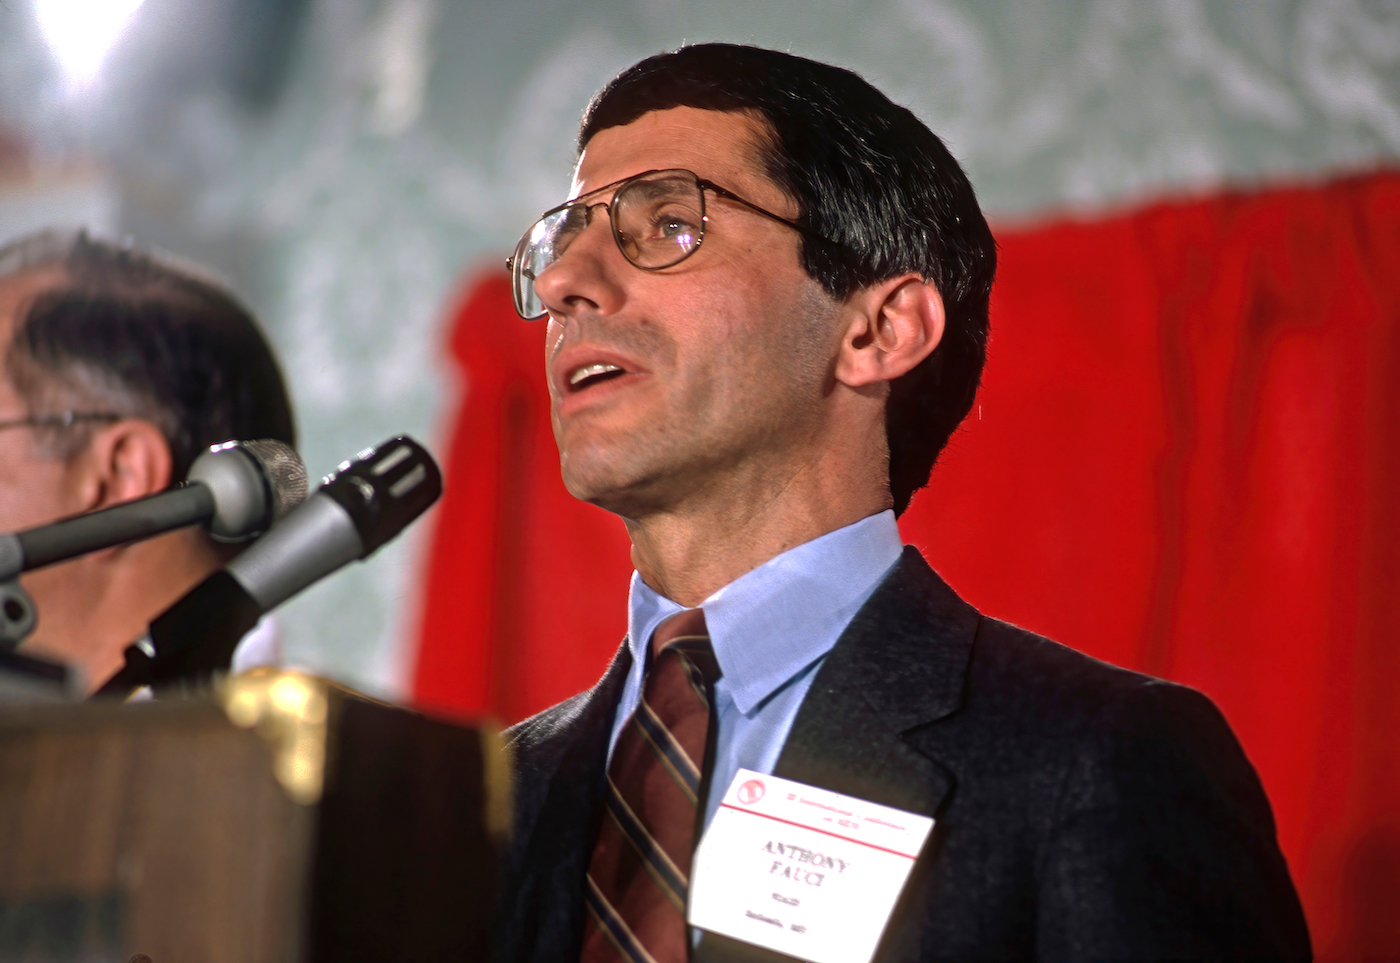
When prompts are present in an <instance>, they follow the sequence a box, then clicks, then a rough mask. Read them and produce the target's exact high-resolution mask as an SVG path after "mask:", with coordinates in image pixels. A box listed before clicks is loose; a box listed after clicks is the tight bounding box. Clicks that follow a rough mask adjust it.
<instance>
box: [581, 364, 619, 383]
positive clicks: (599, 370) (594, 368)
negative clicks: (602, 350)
mask: <svg viewBox="0 0 1400 963" xmlns="http://www.w3.org/2000/svg"><path fill="white" fill-rule="evenodd" d="M621 370H622V369H621V368H619V367H618V366H617V365H615V364H586V365H584V366H583V367H582V368H575V369H574V373H573V374H571V375H569V384H570V385H576V384H578V383H579V382H580V381H582V380H583V379H584V378H591V377H593V376H594V375H600V374H607V373H608V372H609V371H621Z"/></svg>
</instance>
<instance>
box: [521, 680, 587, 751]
mask: <svg viewBox="0 0 1400 963" xmlns="http://www.w3.org/2000/svg"><path fill="white" fill-rule="evenodd" d="M591 694H592V690H591V689H590V690H588V691H585V692H580V693H579V694H578V695H575V696H572V697H570V698H568V699H565V700H564V701H563V702H559V703H556V704H555V705H552V706H550V707H549V708H548V709H545V710H544V711H543V712H537V713H535V714H534V715H532V716H530V717H529V718H528V719H523V720H521V721H520V722H517V723H516V724H515V725H513V726H511V727H510V728H509V729H507V730H506V731H505V741H506V747H507V748H508V749H509V750H510V751H511V752H512V753H514V754H515V758H516V763H517V765H528V766H531V767H538V766H540V765H541V764H543V763H544V761H545V760H543V759H540V758H538V757H539V756H541V755H542V754H543V755H550V754H551V753H550V747H551V746H552V745H556V744H558V745H559V749H560V751H562V749H563V745H562V744H563V742H564V741H565V740H566V738H567V736H568V734H569V733H570V732H572V731H573V730H574V729H575V727H576V726H577V724H578V722H579V720H580V719H581V718H582V716H583V712H584V709H585V708H587V706H588V701H589V697H590V695H591Z"/></svg>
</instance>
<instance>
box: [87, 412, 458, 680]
mask: <svg viewBox="0 0 1400 963" xmlns="http://www.w3.org/2000/svg"><path fill="white" fill-rule="evenodd" d="M441 494H442V472H441V471H440V470H439V469H438V466H437V462H435V461H434V460H433V456H432V455H430V454H429V453H428V450H427V449H426V448H424V447H423V446H422V445H420V444H419V443H418V442H416V441H414V440H413V439H412V438H409V437H408V436H407V435H399V436H398V437H396V438H390V439H389V440H388V441H386V442H384V443H383V444H381V445H379V446H378V447H376V448H369V449H366V450H364V451H362V452H360V453H359V454H358V455H356V456H355V457H354V458H353V459H351V460H349V461H345V462H342V463H341V464H340V465H339V466H337V468H336V470H335V471H334V472H332V473H331V474H330V475H327V476H326V478H325V479H324V480H323V481H322V484H321V487H320V488H319V489H317V490H316V492H315V494H313V495H312V496H311V497H310V498H308V499H307V500H306V502H305V503H304V504H303V505H301V506H300V507H298V508H296V509H295V510H293V511H292V512H290V513H288V515H287V517H286V518H284V519H283V520H282V521H280V522H279V523H278V524H277V525H276V526H274V527H273V528H272V530H271V531H269V532H268V533H267V534H266V535H264V536H263V537H262V538H260V539H258V540H257V541H256V542H254V543H253V544H252V545H250V546H249V547H248V548H247V549H245V550H244V551H243V552H242V553H241V554H240V555H239V556H238V557H237V558H235V559H234V560H233V561H232V562H230V563H229V564H228V565H227V566H226V567H225V568H224V569H222V570H221V571H218V572H215V573H214V574H213V575H211V576H209V577H208V578H207V579H205V580H204V581H203V582H201V583H200V584H199V585H197V586H195V587H194V588H193V589H191V590H190V591H189V592H188V593H186V594H185V596H184V597H183V598H181V599H180V600H179V601H178V602H176V603H175V604H174V605H172V606H171V607H170V608H168V609H166V610H165V612H163V613H162V614H160V615H159V616H157V617H156V618H155V620H154V621H153V622H151V625H150V632H149V633H147V635H146V637H145V638H143V639H141V640H140V641H138V642H136V643H135V644H134V645H131V646H129V647H128V648H127V650H126V664H125V665H124V666H123V667H122V669H121V670H120V671H119V672H117V674H116V675H114V676H112V678H110V679H108V680H107V683H106V684H105V685H103V687H102V688H101V689H99V690H98V693H97V694H98V695H110V694H123V693H125V692H128V691H130V690H132V689H136V688H139V687H140V686H143V685H151V686H161V687H165V686H170V685H174V684H176V683H180V682H189V681H202V680H204V679H207V678H208V677H209V676H211V675H212V674H213V673H215V672H220V671H224V670H226V669H227V668H228V666H229V663H230V662H231V661H232V659H233V650H234V649H235V648H237V647H238V643H239V641H241V640H242V638H243V636H244V635H246V634H247V633H248V632H249V631H250V630H251V629H252V628H253V626H255V625H256V624H257V622H258V619H259V618H261V617H262V615H263V613H265V612H267V611H269V610H270V609H273V608H275V607H276V606H278V605H280V604H282V603H283V602H285V601H286V600H287V599H289V598H291V597H292V596H294V595H296V594H297V593H298V592H300V591H301V590H302V589H304V588H306V587H307V586H309V585H311V584H312V583H314V582H317V581H319V580H320V579H322V578H324V577H325V576H327V575H330V574H331V573H332V572H335V571H336V570H338V569H340V568H342V567H343V566H345V565H348V564H349V563H350V562H353V561H356V560H359V559H363V558H367V557H368V556H370V555H371V554H373V553H374V552H375V551H376V550H377V549H378V548H379V547H380V546H381V545H383V544H384V543H385V542H387V541H389V540H390V539H392V538H394V537H395V536H396V535H398V534H399V532H401V531H403V530H404V529H405V528H406V527H408V525H409V523H411V522H413V521H414V520H415V519H417V518H418V516H420V515H422V514H423V513H424V512H425V511H427V510H428V508H429V507H430V506H431V505H432V504H433V503H434V502H435V501H437V499H438V496H440V495H441Z"/></svg>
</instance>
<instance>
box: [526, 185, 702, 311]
mask: <svg viewBox="0 0 1400 963" xmlns="http://www.w3.org/2000/svg"><path fill="white" fill-rule="evenodd" d="M609 213H610V215H611V218H612V228H613V239H614V240H615V241H616V242H617V246H618V249H619V250H620V251H622V254H623V256H624V257H626V258H627V260H628V261H630V262H632V263H633V264H635V265H636V266H637V267H639V268H642V269H644V270H648V271H657V270H660V269H662V268H667V267H671V266H672V265H675V264H679V263H680V262H681V261H683V260H685V259H686V258H687V257H689V256H690V255H691V254H693V253H694V252H695V250H696V248H698V247H699V246H700V242H701V241H702V240H703V239H704V236H705V197H704V193H703V192H702V191H701V189H700V185H699V184H698V183H697V182H696V180H695V176H694V175H693V174H690V173H689V172H685V171H660V172H658V173H655V174H648V175H645V176H643V177H639V178H637V179H636V180H631V181H627V182H626V183H624V184H623V185H622V186H621V187H619V188H618V189H617V192H616V193H615V194H614V195H613V199H612V202H611V204H610V205H609ZM587 222H588V214H587V211H586V209H585V204H583V203H580V204H577V205H573V206H570V207H566V208H564V209H563V210H561V211H555V212H554V213H553V214H550V215H549V216H547V217H544V218H541V219H540V220H539V221H537V222H535V226H534V227H533V228H531V229H530V231H529V233H527V234H526V235H525V236H524V237H523V238H521V239H520V244H519V245H518V246H517V247H516V249H515V257H514V258H513V259H512V262H511V263H512V268H513V270H512V275H513V276H512V285H513V293H514V295H515V308H516V311H518V312H519V313H520V315H521V316H522V317H525V318H538V317H542V316H543V315H544V314H545V307H544V304H543V303H542V302H541V301H540V298H539V295H538V294H536V293H535V278H537V277H539V276H540V275H541V274H542V273H543V272H544V271H545V269H547V268H548V267H549V266H550V265H551V264H553V263H554V262H555V261H557V260H558V259H559V258H560V257H561V256H563V254H564V252H565V251H566V250H568V247H569V245H570V244H571V243H573V240H574V238H575V237H577V236H578V235H579V234H580V233H581V232H582V231H583V229H584V228H585V227H587V226H588V223H587Z"/></svg>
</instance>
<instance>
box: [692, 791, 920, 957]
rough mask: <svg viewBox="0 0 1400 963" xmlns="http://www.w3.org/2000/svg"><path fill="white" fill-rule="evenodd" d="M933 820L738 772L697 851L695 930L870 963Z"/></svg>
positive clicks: (774, 947) (797, 954)
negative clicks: (709, 931) (704, 930)
mask: <svg viewBox="0 0 1400 963" xmlns="http://www.w3.org/2000/svg"><path fill="white" fill-rule="evenodd" d="M932 829H933V820H932V819H929V818H928V817H927V816H919V815H916V814H914V813H907V812H904V811H902V810H899V809H891V808H889V807H888V806H880V805H877V804H876V803H873V802H867V801H866V800H864V799H856V798H855V797H854V796H843V795H841V794H840V793H835V792H830V791H828V790H826V789H818V788H817V787H815V786H808V785H804V784H803V783H800V782H792V781H791V780H788V779H779V778H777V777H776V776H765V775H763V774H762V773H757V772H753V771H751V770H748V769H740V770H739V774H738V775H736V776H735V777H734V781H733V782H732V783H731V784H730V786H729V789H728V791H727V792H725V794H724V801H723V802H721V803H720V807H719V810H718V811H717V812H716V813H715V816H714V819H712V820H711V821H710V827H709V829H707V830H706V831H705V835H704V837H703V838H702V839H701V840H700V845H699V847H698V848H697V849H696V851H695V859H694V862H693V864H692V866H691V874H690V907H689V911H688V913H687V917H686V918H687V920H688V922H689V923H690V925H692V926H698V927H701V928H702V929H706V930H711V931H713V932H715V933H720V934H722V935H724V936H728V937H731V938H733V939H736V940H743V941H745V942H747V943H754V944H757V945H758V946H762V947H766V948H768V949H770V950H776V951H778V952H779V953H786V954H788V955H789V956H795V957H797V958H798V959H800V960H810V961H811V963H869V961H870V958H871V957H872V956H874V955H875V947H876V946H877V945H878V944H879V942H880V934H882V933H883V932H884V931H885V924H886V923H888V922H889V918H890V913H892V912H893V911H894V904H895V900H897V899H898V898H899V894H900V891H901V890H903V889H904V884H905V882H906V881H907V880H908V879H909V873H910V871H911V870H912V869H913V868H914V860H915V859H916V858H917V857H918V855H919V851H920V850H921V849H922V848H923V845H924V841H925V840H927V839H928V835H929V832H930V830H932Z"/></svg>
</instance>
